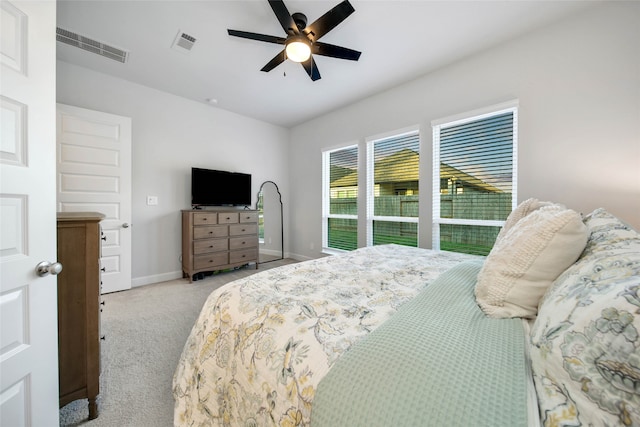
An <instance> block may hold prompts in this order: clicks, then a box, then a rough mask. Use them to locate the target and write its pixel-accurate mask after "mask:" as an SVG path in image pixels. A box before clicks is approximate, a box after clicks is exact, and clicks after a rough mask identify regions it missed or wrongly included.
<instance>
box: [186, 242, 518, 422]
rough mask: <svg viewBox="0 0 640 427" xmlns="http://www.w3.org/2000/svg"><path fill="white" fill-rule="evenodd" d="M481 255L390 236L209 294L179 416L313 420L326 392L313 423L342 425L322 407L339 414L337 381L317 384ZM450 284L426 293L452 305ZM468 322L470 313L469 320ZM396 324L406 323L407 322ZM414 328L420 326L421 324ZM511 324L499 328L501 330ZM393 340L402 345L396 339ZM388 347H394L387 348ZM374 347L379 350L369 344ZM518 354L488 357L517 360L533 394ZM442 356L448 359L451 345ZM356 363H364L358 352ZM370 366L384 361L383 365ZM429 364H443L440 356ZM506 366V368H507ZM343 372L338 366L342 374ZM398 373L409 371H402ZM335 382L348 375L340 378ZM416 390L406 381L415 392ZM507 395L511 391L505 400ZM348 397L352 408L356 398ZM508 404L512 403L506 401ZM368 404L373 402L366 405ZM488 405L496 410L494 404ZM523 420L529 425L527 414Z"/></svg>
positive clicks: (461, 387) (189, 355) (190, 351)
mask: <svg viewBox="0 0 640 427" xmlns="http://www.w3.org/2000/svg"><path fill="white" fill-rule="evenodd" d="M482 259H483V258H482V257H478V256H473V255H466V254H458V253H452V252H440V251H432V250H427V249H417V248H410V247H405V246H398V245H383V246H374V247H368V248H362V249H358V250H356V251H353V252H350V253H347V254H342V255H338V256H332V257H325V258H321V259H316V260H311V261H306V262H301V263H298V264H292V265H287V266H283V267H278V268H275V269H271V270H267V271H264V272H260V273H257V274H254V275H252V276H250V277H247V278H244V279H241V280H238V281H235V282H233V283H231V284H228V285H225V286H224V287H222V288H221V289H219V290H217V291H214V292H213V293H212V294H211V295H210V297H209V298H208V299H207V301H206V303H205V305H204V307H203V309H202V312H201V314H200V317H199V319H198V320H197V321H196V323H195V325H194V327H193V330H192V332H191V334H190V336H189V338H188V340H187V342H186V344H185V348H184V351H183V354H182V357H181V360H180V363H179V365H178V368H177V370H176V373H175V376H174V397H175V399H176V407H175V420H174V424H175V425H180V426H183V425H221V426H227V425H242V426H249V425H260V426H261V425H282V426H295V425H310V424H311V421H312V420H311V414H312V407H314V405H315V404H314V400H315V399H316V398H317V397H319V398H320V402H321V404H322V405H323V407H325V409H323V410H322V411H320V410H315V409H314V417H316V414H319V415H318V417H316V418H314V420H313V425H318V426H321V425H327V426H331V425H335V424H333V419H332V418H331V417H329V418H328V419H324V420H323V417H322V413H323V412H324V413H337V412H336V410H335V408H332V407H330V403H331V402H332V401H335V399H331V398H330V396H331V395H333V394H334V393H335V390H333V389H332V388H331V387H330V384H328V385H327V387H326V389H327V390H328V391H327V392H325V393H326V394H325V395H324V396H325V397H326V396H329V398H323V397H322V395H320V396H317V390H318V385H319V384H320V382H321V380H322V379H323V378H324V377H325V376H326V375H327V373H328V372H329V370H330V368H332V367H333V366H334V365H336V362H337V361H338V360H339V359H340V358H341V357H342V356H343V355H344V354H345V353H348V352H347V350H349V349H350V348H351V347H352V346H354V344H355V343H356V342H358V341H360V340H361V339H362V338H363V337H366V336H368V335H369V334H370V333H371V332H373V331H375V330H376V329H377V328H378V327H379V326H380V325H382V324H385V322H386V321H387V320H389V319H390V318H391V317H392V316H394V314H395V313H396V312H397V311H398V309H399V308H400V307H401V306H404V305H405V303H407V302H408V301H412V303H413V302H414V301H415V299H416V296H418V295H419V294H421V293H422V292H424V291H425V290H427V289H428V288H430V286H429V285H430V284H432V283H433V282H434V281H436V279H437V278H438V277H439V276H441V275H442V273H444V272H447V271H449V270H451V269H452V268H453V267H456V266H459V265H461V264H462V265H467V264H468V263H471V264H469V267H470V268H471V270H472V271H475V272H476V273H477V269H478V268H479V266H480V265H481V261H482ZM474 263H475V267H474ZM474 268H475V270H474ZM473 274H474V273H471V275H472V276H473ZM441 282H443V281H442V280H441ZM447 286H449V285H448V284H446V283H443V284H442V286H440V291H439V293H440V294H442V295H441V297H443V298H445V300H443V301H441V302H438V300H433V299H432V296H429V295H427V296H423V299H424V300H425V301H427V302H428V301H429V300H431V301H432V304H435V307H433V309H434V310H437V309H438V305H441V304H444V305H445V306H446V305H447V304H449V303H448V302H447V301H446V297H447V295H449V294H450V293H449V292H448V291H447V289H448V288H447ZM463 288H464V287H463ZM466 288H467V289H466V290H465V289H462V290H463V291H464V292H465V293H466V294H468V295H467V302H468V301H473V291H472V289H473V287H472V285H471V286H466ZM470 290H471V291H470ZM469 291H470V292H471V293H470V294H469ZM454 299H455V298H454ZM449 300H451V298H449ZM465 304H466V303H465ZM466 305H469V304H466ZM471 306H473V307H475V310H476V315H478V313H479V309H478V308H477V306H476V305H475V304H471ZM473 307H472V308H473ZM408 308H410V307H408ZM434 310H429V309H426V311H434ZM418 311H421V309H418ZM440 311H442V310H440ZM476 320H477V319H476ZM463 321H464V322H467V324H468V323H469V322H470V320H469V319H465V320H463ZM471 323H475V320H474V321H471ZM448 326H451V322H449V321H445V322H444V323H443V324H442V327H444V328H445V329H447V328H448ZM398 327H400V328H405V326H402V325H399V326H398ZM452 328H453V326H452ZM409 329H412V330H414V331H418V330H417V329H413V328H411V327H410V328H409ZM510 329H512V331H511V333H513V344H515V345H516V346H520V347H523V346H524V338H523V336H524V333H523V332H522V331H523V327H522V323H521V322H520V321H517V322H515V323H513V324H512V325H511V326H510ZM513 331H515V332H513ZM416 333H417V334H418V335H420V334H421V333H420V332H419V331H418V332H416ZM503 333H504V331H499V332H497V335H496V336H501V335H502V334H503ZM392 335H393V334H392ZM397 335H398V336H400V334H397ZM444 336H447V334H445V335H444ZM467 340H468V338H467ZM369 341H370V340H369ZM412 341H413V338H408V339H407V340H405V341H404V344H407V345H408V347H409V348H411V347H412V345H411V343H412ZM476 341H477V340H476ZM481 343H482V342H481ZM476 344H477V343H476ZM485 344H486V346H487V347H491V346H492V345H489V344H488V343H486V342H485ZM386 345H391V346H392V347H396V348H400V344H398V343H393V342H391V343H387V344H386ZM427 345H429V344H428V343H427ZM494 347H495V346H494ZM380 351H382V352H386V350H384V349H383V350H380ZM366 352H367V353H368V354H373V353H371V350H367V351H366ZM510 353H512V352H510ZM516 354H520V355H521V356H522V357H520V358H519V359H518V360H515V365H514V364H513V361H507V362H505V361H504V360H502V361H498V360H494V361H491V360H490V362H492V363H495V364H497V365H500V364H504V363H507V364H510V365H514V366H512V368H513V369H514V370H515V371H519V372H518V375H519V376H520V377H522V381H521V382H520V383H519V391H518V392H517V393H516V394H518V393H519V397H521V398H526V397H524V394H523V393H526V389H525V385H524V384H525V382H526V381H525V375H526V369H525V363H524V358H523V357H524V356H523V355H524V352H523V351H520V352H519V353H516ZM408 357H409V358H411V357H414V356H410V355H409V356H408ZM438 357H444V358H445V359H450V358H449V357H448V355H447V354H446V353H444V354H440V355H439V356H438ZM414 359H415V357H414ZM472 359H473V358H472ZM451 360H454V359H451ZM461 362H462V363H461ZM471 362H473V360H462V361H461V360H459V359H458V360H456V361H455V362H454V363H453V364H452V365H451V367H450V369H454V370H460V369H461V368H463V366H460V363H461V364H464V365H467V364H469V363H471ZM345 363H346V362H345ZM352 363H355V364H356V365H360V362H358V361H355V362H352ZM408 363H411V361H409V362H408ZM424 364H427V365H428V364H429V362H428V361H427V359H424V360H423V365H424ZM456 364H458V365H456ZM349 366H350V365H345V366H344V368H343V370H344V369H346V370H347V371H351V370H352V369H351V368H350V367H349ZM415 366H418V365H416V364H415V363H413V367H412V366H408V372H406V373H405V374H407V373H408V374H409V377H414V378H418V376H415V375H413V374H412V373H411V372H412V371H413V370H414V368H415ZM469 366H470V365H469ZM474 366H475V368H476V369H477V368H478V367H477V366H476V365H474ZM367 369H373V371H376V370H377V369H376V367H368V368H367ZM431 369H438V368H437V367H436V366H435V365H433V363H432V364H431ZM420 371H422V369H420ZM470 371H471V370H470ZM337 372H338V371H337ZM340 372H341V371H340ZM505 372H508V371H507V370H506V369H505ZM371 374H372V372H370V371H369V372H367V371H366V370H365V371H363V372H361V373H360V375H362V376H364V377H367V378H371V377H372V375H371ZM342 375H343V374H342V373H340V374H339V375H338V377H340V376H342ZM393 375H402V374H401V373H399V372H395V373H394V374H393ZM490 376H491V377H493V375H490ZM426 377H428V374H426V373H425V375H422V376H419V378H420V380H419V381H423V380H424V379H425V378H426ZM477 379H478V378H475V379H474V378H473V376H472V377H470V378H467V380H468V381H473V380H477ZM377 380H378V381H380V380H382V381H383V382H384V381H386V380H385V379H377ZM350 381H351V380H350ZM333 382H334V383H336V382H337V383H340V380H339V379H338V380H337V381H335V380H334V381H333ZM465 382H466V380H465ZM465 382H463V383H457V384H456V385H455V387H454V388H456V389H455V390H451V393H454V394H455V393H458V394H459V393H463V394H464V393H465V388H468V387H470V386H471V384H466V383H465ZM363 385H364V384H363ZM364 386H365V388H366V387H367V386H366V385H364ZM438 387H440V388H441V386H438ZM338 388H339V386H338ZM434 390H435V389H434ZM505 390H509V391H508V393H506V394H509V393H511V392H512V390H511V389H508V388H505ZM414 391H415V390H414ZM414 391H409V390H407V392H408V393H409V392H411V393H413V392H414ZM414 394H416V395H421V393H417V392H416V393H414ZM382 396H383V395H380V397H381V398H382ZM508 397H509V396H508V395H505V396H504V399H508ZM385 398H386V397H385ZM431 398H433V396H432V397H431ZM449 398H451V399H454V398H453V395H448V397H447V399H449ZM423 400H424V399H423ZM465 400H466V399H465ZM452 402H453V400H452ZM472 403H473V405H471V404H469V406H470V407H469V411H470V413H473V411H474V410H476V409H477V407H482V406H486V404H487V403H488V402H487V401H486V400H483V399H480V400H478V401H477V402H472ZM350 405H351V406H349V407H352V406H353V402H352V403H351V404H350ZM501 405H502V407H504V408H508V406H507V405H506V403H503V404H501ZM361 406H362V407H365V408H366V404H363V405H361ZM458 406H460V405H458ZM471 406H473V408H471ZM474 408H475V409H474ZM396 409H397V406H396ZM442 409H443V410H449V409H445V408H442ZM347 410H349V409H348V408H347ZM458 410H460V408H458ZM365 412H366V410H365ZM386 412H387V414H386V416H389V417H391V419H393V417H394V416H395V415H394V414H393V412H392V411H386ZM423 412H424V411H422V410H421V411H419V413H417V414H414V416H416V417H417V418H416V419H421V417H423V415H422V413H423ZM486 412H487V414H489V413H494V414H495V410H492V409H491V406H489V407H488V410H487V411H486ZM507 412H508V411H507ZM405 415H406V414H405ZM377 416H378V415H376V417H377ZM522 416H523V414H522V412H520V413H519V414H518V415H517V417H516V418H519V419H521V420H522V419H523V418H522ZM524 416H525V417H526V414H525V415H524ZM507 418H508V419H507V420H506V423H505V424H504V425H508V426H510V427H513V426H514V425H517V424H513V422H512V421H513V418H509V417H507ZM461 420H463V418H461ZM433 421H434V422H435V419H433ZM467 421H468V420H467ZM461 422H462V421H461ZM351 425H353V424H351ZM362 425H371V424H370V423H365V424H362ZM406 425H411V424H406ZM433 425H437V424H433ZM440 425H441V424H440ZM450 425H451V424H450ZM461 425H463V424H461ZM493 425H494V426H496V425H497V424H493ZM521 425H526V419H524V424H521Z"/></svg>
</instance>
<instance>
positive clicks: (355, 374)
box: [311, 262, 527, 427]
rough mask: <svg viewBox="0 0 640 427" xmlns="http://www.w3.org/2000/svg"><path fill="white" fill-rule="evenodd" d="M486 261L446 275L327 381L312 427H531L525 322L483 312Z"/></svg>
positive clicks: (349, 355)
mask: <svg viewBox="0 0 640 427" xmlns="http://www.w3.org/2000/svg"><path fill="white" fill-rule="evenodd" d="M481 266H482V264H481V262H465V263H462V264H460V265H458V266H457V267H454V268H452V269H451V270H449V271H447V272H446V273H444V274H442V275H441V276H440V277H439V278H438V279H437V280H435V281H434V282H433V283H432V284H431V285H430V286H428V287H427V288H426V289H425V290H423V291H422V292H421V293H420V294H418V295H417V296H416V297H415V298H414V299H413V300H411V301H410V302H408V303H406V304H404V305H403V306H402V307H401V308H400V310H399V311H398V312H397V313H396V314H395V315H394V316H393V317H392V318H391V319H389V320H388V321H387V322H385V323H384V324H383V325H381V326H380V327H379V328H378V329H376V330H375V331H373V332H372V333H371V334H369V335H368V336H367V337H366V338H363V339H362V340H361V341H359V342H358V343H357V344H355V345H354V346H353V347H352V348H351V349H350V350H349V351H348V352H347V353H346V354H345V355H343V357H342V358H341V359H339V360H338V361H337V362H336V363H335V365H334V366H333V367H332V368H331V370H330V371H329V373H328V374H327V375H326V376H325V377H324V378H323V379H322V380H321V381H320V384H319V385H318V389H317V393H316V397H315V399H314V402H313V409H312V413H311V425H312V426H313V427H337V426H350V427H354V426H366V427H370V426H447V427H455V426H465V427H467V426H474V427H480V426H488V427H500V426H505V427H518V426H526V425H527V369H526V367H525V366H526V365H525V336H524V328H523V325H522V321H521V320H520V319H491V318H488V317H486V316H485V315H484V314H483V313H482V311H481V310H480V308H479V307H478V306H477V305H476V302H475V296H474V286H475V282H476V276H477V274H478V271H479V270H480V268H481Z"/></svg>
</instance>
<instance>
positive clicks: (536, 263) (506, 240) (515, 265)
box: [475, 204, 589, 318]
mask: <svg viewBox="0 0 640 427" xmlns="http://www.w3.org/2000/svg"><path fill="white" fill-rule="evenodd" d="M588 237H589V236H588V231H587V227H586V226H585V225H584V223H583V222H582V218H581V216H580V214H578V213H577V212H575V211H572V210H570V209H565V208H564V207H562V206H560V205H555V204H554V205H550V206H543V207H540V208H538V209H536V210H535V211H533V212H530V213H529V214H528V215H526V216H524V217H523V218H521V219H519V220H518V221H517V222H516V223H515V225H513V226H512V227H511V228H510V229H509V230H507V231H506V233H504V235H503V236H502V238H501V239H500V240H498V241H496V243H495V245H494V247H493V249H491V252H490V253H489V255H488V256H487V258H486V260H485V263H484V265H483V267H482V269H481V270H480V272H479V273H478V282H477V284H476V289H475V293H476V301H477V303H478V305H479V306H480V308H482V310H483V311H484V312H485V314H486V315H488V316H490V317H497V318H503V317H529V318H532V317H535V315H536V313H537V310H538V303H539V301H540V299H541V298H542V296H543V295H544V293H545V291H546V290H547V288H548V287H549V286H550V285H551V283H552V282H553V281H554V280H555V279H556V278H557V277H558V276H559V275H560V274H561V273H562V272H563V271H564V270H566V269H567V268H568V267H569V266H570V265H571V264H573V263H574V262H575V261H576V260H577V259H578V257H579V256H580V254H581V253H582V251H583V249H584V247H585V245H586V243H587V238H588Z"/></svg>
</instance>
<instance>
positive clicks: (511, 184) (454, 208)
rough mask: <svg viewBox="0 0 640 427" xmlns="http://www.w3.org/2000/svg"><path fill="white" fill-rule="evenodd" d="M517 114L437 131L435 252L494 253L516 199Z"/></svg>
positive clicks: (439, 127) (446, 126)
mask: <svg viewBox="0 0 640 427" xmlns="http://www.w3.org/2000/svg"><path fill="white" fill-rule="evenodd" d="M516 115H517V110H516V109H515V108H510V109H507V110H502V111H499V112H496V113H493V114H485V115H483V116H480V117H478V118H470V119H467V120H464V121H459V122H453V123H450V124H442V125H437V126H434V194H433V197H434V204H433V205H434V230H433V231H434V232H433V237H434V242H433V247H434V248H442V249H448V250H454V251H459V252H470V253H479V254H484V255H486V254H487V253H488V252H489V251H490V250H491V247H492V246H493V243H494V242H495V237H496V236H497V233H498V232H499V230H500V226H501V225H502V224H503V223H504V220H505V219H506V218H507V216H508V215H509V213H510V212H511V210H512V207H513V202H514V200H515V194H514V193H515V181H514V176H515V158H516V157H515V146H516V145H515V142H516V131H517V127H516Z"/></svg>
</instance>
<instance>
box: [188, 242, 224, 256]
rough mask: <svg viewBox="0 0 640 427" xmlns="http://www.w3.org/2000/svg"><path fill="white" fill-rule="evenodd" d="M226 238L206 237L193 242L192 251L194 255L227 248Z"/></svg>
mask: <svg viewBox="0 0 640 427" xmlns="http://www.w3.org/2000/svg"><path fill="white" fill-rule="evenodd" d="M228 242H229V241H228V239H207V240H197V241H195V242H193V253H194V254H195V255H200V254H206V253H209V252H219V251H226V250H227V249H229V244H228Z"/></svg>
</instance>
